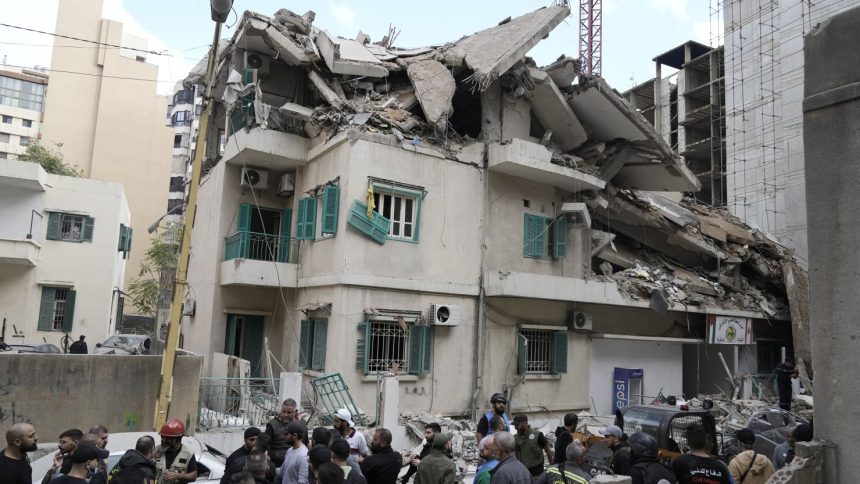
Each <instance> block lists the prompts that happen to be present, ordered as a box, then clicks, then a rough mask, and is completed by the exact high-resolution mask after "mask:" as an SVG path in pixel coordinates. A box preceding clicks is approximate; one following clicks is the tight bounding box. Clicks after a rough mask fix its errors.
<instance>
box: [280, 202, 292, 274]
mask: <svg viewBox="0 0 860 484" xmlns="http://www.w3.org/2000/svg"><path fill="white" fill-rule="evenodd" d="M292 224H293V211H292V210H290V209H289V208H287V209H284V210H283V211H282V212H281V240H280V242H279V243H278V262H289V261H290V233H292V228H293V227H292Z"/></svg>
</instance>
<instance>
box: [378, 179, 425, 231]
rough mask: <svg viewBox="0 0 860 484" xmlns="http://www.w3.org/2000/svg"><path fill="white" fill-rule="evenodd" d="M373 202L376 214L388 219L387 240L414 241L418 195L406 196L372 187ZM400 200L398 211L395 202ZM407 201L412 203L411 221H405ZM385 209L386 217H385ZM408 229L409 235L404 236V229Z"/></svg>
mask: <svg viewBox="0 0 860 484" xmlns="http://www.w3.org/2000/svg"><path fill="white" fill-rule="evenodd" d="M373 197H374V202H375V204H376V212H377V213H379V214H381V215H383V216H384V217H386V218H388V219H389V220H390V221H391V225H390V226H389V227H388V238H389V239H393V240H406V241H415V234H416V228H417V225H418V203H419V199H418V197H419V195H417V194H416V195H406V194H404V193H397V192H394V191H391V190H386V189H385V188H382V187H380V188H379V189H377V188H376V187H374V193H373ZM398 199H399V200H400V204H399V210H398V204H397V200H398ZM407 200H408V201H410V202H411V203H412V217H411V221H407V220H406V215H407V213H408V212H409V210H407V209H406V205H407V203H406V202H407ZM386 209H388V210H387V212H388V215H386ZM407 226H408V227H409V228H410V229H411V230H410V235H405V233H406V227H407Z"/></svg>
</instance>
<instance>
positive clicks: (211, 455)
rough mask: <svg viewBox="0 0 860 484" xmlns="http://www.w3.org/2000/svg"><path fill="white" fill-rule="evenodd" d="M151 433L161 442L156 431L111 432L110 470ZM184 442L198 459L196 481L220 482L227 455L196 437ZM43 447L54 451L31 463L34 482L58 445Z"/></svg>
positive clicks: (42, 471) (38, 480)
mask: <svg viewBox="0 0 860 484" xmlns="http://www.w3.org/2000/svg"><path fill="white" fill-rule="evenodd" d="M144 435H149V436H151V437H152V438H154V439H155V443H156V445H157V444H158V443H159V442H161V437H159V435H158V434H157V433H155V432H122V433H118V434H110V437H109V438H108V444H107V450H108V452H110V456H109V457H108V458H107V460H106V464H107V469H108V472H110V470H111V469H113V466H115V465H116V463H117V462H119V459H120V457H122V456H123V454H125V451H126V450H128V449H133V448H134V445H135V443H136V442H137V439H139V438H141V437H143V436H144ZM182 443H183V444H184V445H187V446H188V447H189V448H190V449H191V450H192V451H193V452H194V458H195V459H197V480H196V481H195V482H196V483H214V482H220V480H221V477H222V476H223V475H224V466H225V462H226V460H227V457H226V456H225V455H224V454H223V453H222V452H220V451H219V450H217V449H215V448H212V447H210V446H208V445H206V444H204V443H203V442H201V441H199V440H197V439H196V438H195V437H188V436H186V437H183V438H182ZM39 446H40V447H42V448H45V447H51V448H52V449H53V451H51V452H49V453H48V454H47V455H45V456H43V457H40V458H39V459H36V460H34V461H33V462H32V463H31V464H30V465H31V467H32V468H33V474H32V476H33V484H37V483H41V482H42V478H43V477H45V473H47V472H48V469H50V468H51V464H52V463H53V460H54V451H55V450H56V445H53V444H42V443H39Z"/></svg>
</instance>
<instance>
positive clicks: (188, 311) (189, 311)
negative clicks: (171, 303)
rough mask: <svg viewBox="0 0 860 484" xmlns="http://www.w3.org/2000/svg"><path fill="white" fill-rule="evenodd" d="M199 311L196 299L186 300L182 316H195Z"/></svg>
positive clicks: (183, 304)
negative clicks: (195, 312) (197, 310)
mask: <svg viewBox="0 0 860 484" xmlns="http://www.w3.org/2000/svg"><path fill="white" fill-rule="evenodd" d="M196 309H197V303H196V302H195V301H194V299H191V298H190V297H189V298H185V301H183V303H182V315H183V316H194V311H195V310H196Z"/></svg>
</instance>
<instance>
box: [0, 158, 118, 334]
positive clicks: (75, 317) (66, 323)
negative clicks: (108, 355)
mask: <svg viewBox="0 0 860 484" xmlns="http://www.w3.org/2000/svg"><path fill="white" fill-rule="evenodd" d="M0 220H2V221H3V223H2V224H0V319H2V321H3V327H2V332H3V339H4V340H5V342H6V343H9V344H16V343H17V344H38V343H41V342H43V341H47V342H48V343H53V344H55V345H57V346H60V344H61V338H62V337H63V335H64V334H66V333H68V334H69V335H70V337H71V338H72V340H77V338H78V336H80V335H84V336H86V337H87V341H88V342H89V345H90V348H92V347H93V346H94V345H95V344H96V343H97V342H100V341H104V340H105V339H106V337H107V336H109V335H111V334H113V332H114V330H115V329H116V328H117V325H118V323H119V318H120V317H121V315H122V313H123V306H124V304H123V303H124V298H123V297H122V293H121V291H122V289H123V287H124V286H123V277H124V272H125V265H126V257H127V256H128V252H129V249H130V247H131V238H130V236H131V233H130V230H129V222H130V220H131V215H130V213H129V208H128V202H127V201H126V198H125V193H124V191H123V187H122V185H121V184H119V183H115V182H106V181H101V180H91V179H87V178H75V177H68V176H60V175H50V174H47V173H45V170H43V169H42V167H41V166H39V165H38V164H36V163H29V162H25V161H13V160H0Z"/></svg>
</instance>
